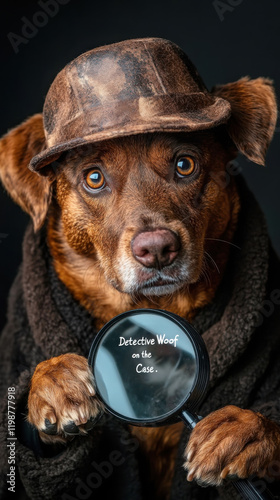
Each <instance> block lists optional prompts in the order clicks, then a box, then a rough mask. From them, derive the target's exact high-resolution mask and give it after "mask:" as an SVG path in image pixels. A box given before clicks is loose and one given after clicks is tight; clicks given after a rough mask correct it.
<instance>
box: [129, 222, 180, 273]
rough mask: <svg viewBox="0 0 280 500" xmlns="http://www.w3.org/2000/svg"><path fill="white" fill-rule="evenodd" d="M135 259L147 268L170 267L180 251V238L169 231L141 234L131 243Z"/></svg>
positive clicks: (162, 230) (144, 232) (157, 230)
mask: <svg viewBox="0 0 280 500" xmlns="http://www.w3.org/2000/svg"><path fill="white" fill-rule="evenodd" d="M131 249H132V253H133V256H134V258H135V259H136V260H137V261H138V262H140V263H141V264H143V265H144V266H145V267H155V268H158V267H159V268H162V267H164V266H169V265H170V264H171V263H172V262H173V261H174V260H175V259H176V257H177V255H178V252H179V250H180V240H179V238H178V236H177V235H176V234H175V233H173V232H172V231H170V230H169V229H156V230H154V231H143V232H142V233H139V234H138V235H137V236H136V237H135V238H134V240H133V241H132V243H131Z"/></svg>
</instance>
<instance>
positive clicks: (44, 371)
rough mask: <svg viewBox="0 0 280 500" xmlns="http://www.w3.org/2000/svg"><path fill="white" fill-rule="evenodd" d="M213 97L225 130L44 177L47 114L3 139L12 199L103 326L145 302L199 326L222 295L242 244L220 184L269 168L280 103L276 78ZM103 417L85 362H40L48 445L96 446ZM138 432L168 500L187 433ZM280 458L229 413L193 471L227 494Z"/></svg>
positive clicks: (109, 150)
mask: <svg viewBox="0 0 280 500" xmlns="http://www.w3.org/2000/svg"><path fill="white" fill-rule="evenodd" d="M214 92H215V95H217V96H220V97H222V98H224V99H226V100H227V101H229V102H230V104H231V107H232V113H233V118H232V119H231V120H230V121H229V123H228V124H227V126H223V125H221V126H218V127H216V128H213V129H210V130H202V131H196V132H189V133H186V132H185V133H179V132H178V133H175V132H173V133H171V132H169V133H168V132H166V133H164V132H162V133H161V132H151V133H142V134H138V135H133V136H127V137H120V138H112V139H108V140H103V141H100V142H95V143H94V144H92V145H88V146H80V147H76V148H75V149H72V150H71V151H70V152H64V153H62V155H61V156H60V158H59V160H58V161H56V163H55V167H54V169H52V170H51V169H50V170H49V171H48V172H47V174H46V172H44V175H43V176H40V175H38V174H37V173H34V172H32V171H30V170H29V169H28V164H29V162H30V160H31V158H32V157H33V156H34V155H36V154H38V153H39V152H40V151H41V150H42V149H43V148H44V141H45V135H44V130H43V124H42V117H41V115H35V116H33V117H31V118H30V119H29V120H27V121H26V122H24V123H23V124H22V125H20V126H19V127H17V128H16V129H14V130H12V131H11V132H10V133H9V134H8V135H6V136H5V137H4V138H3V139H2V141H1V144H0V148H1V149H0V152H1V167H0V174H1V179H2V181H3V183H4V185H5V187H6V189H7V191H8V192H9V193H10V194H11V196H12V197H13V199H14V200H15V201H16V202H17V203H18V204H19V205H20V206H21V207H22V208H23V209H24V210H25V211H27V212H28V213H29V214H30V215H31V217H32V219H33V222H34V227H35V230H36V231H37V230H39V229H40V227H41V226H42V225H43V224H44V223H46V224H47V243H48V246H49V249H50V252H51V255H52V259H53V263H54V267H55V270H56V272H57V274H58V276H59V278H60V280H61V281H62V282H63V283H64V284H65V285H66V287H67V288H68V289H69V290H70V291H71V293H72V294H73V296H74V297H75V299H77V300H78V301H79V303H80V304H82V306H83V307H84V308H85V309H87V310H88V311H89V312H90V314H92V315H93V316H94V318H95V321H96V326H97V328H98V329H99V328H101V327H102V326H103V325H104V324H105V323H106V322H107V321H108V320H110V319H111V318H112V317H114V316H115V315H117V314H119V313H121V312H124V311H128V310H130V309H135V308H139V307H141V308H159V309H165V310H169V311H172V312H174V313H176V314H179V315H180V316H182V317H184V318H186V319H188V320H192V318H193V317H194V316H195V314H196V312H197V310H198V309H200V308H202V307H203V306H205V305H206V304H208V303H209V302H210V301H211V300H212V299H213V297H214V295H215V292H216V289H217V287H218V285H219V283H220V281H221V280H222V277H223V273H224V270H225V267H226V264H227V260H228V255H229V248H230V245H227V244H221V241H220V240H224V241H226V242H229V243H230V242H231V241H232V238H233V235H234V233H235V230H236V227H237V222H238V214H239V208H240V203H239V196H238V192H237V189H236V186H235V183H234V182H233V181H231V182H230V183H229V185H228V186H227V187H226V188H224V187H223V188H221V185H220V184H219V182H217V179H218V178H219V175H220V174H221V172H224V170H225V167H226V165H227V164H228V163H229V162H230V161H231V160H233V159H234V158H235V156H236V154H237V152H238V150H239V151H241V152H242V153H243V154H245V155H246V156H247V157H248V158H249V159H251V160H254V161H256V162H258V163H263V162H264V154H265V151H266V149H267V147H268V145H269V142H270V140H271V137H272V134H273V129H274V124H275V117H276V104H275V98H274V93H273V90H272V86H271V82H270V81H268V80H265V79H262V78H259V79H257V80H249V79H242V80H240V81H238V82H236V83H232V84H228V85H225V86H220V87H218V88H217V89H215V91H214ZM260 117H261V119H260ZM100 412H102V405H101V404H100V402H99V401H98V400H97V398H96V397H95V396H94V381H93V380H92V374H91V372H90V370H89V368H88V365H87V361H86V359H85V358H84V357H82V356H78V355H77V354H75V353H69V354H64V355H61V356H59V357H55V358H52V359H49V360H46V361H43V362H42V363H40V364H39V365H38V366H37V368H36V370H35V372H34V375H33V378H32V381H31V386H30V392H29V398H28V420H29V422H31V423H32V424H33V425H34V426H35V427H36V428H37V429H38V430H39V434H40V438H41V439H42V440H43V441H44V442H45V443H47V444H50V445H52V444H54V443H56V442H67V440H68V439H72V437H73V434H75V433H82V434H84V435H85V439H86V434H87V429H88V428H89V427H88V422H89V421H90V420H92V419H93V420H94V419H95V418H96V417H97V416H98V415H99V413H100ZM237 430H238V432H237ZM133 432H134V433H135V434H136V435H137V436H138V437H139V438H140V440H141V442H142V447H143V450H144V452H145V453H146V454H147V457H148V460H149V459H150V463H151V468H152V472H151V477H152V478H153V481H154V482H155V483H156V484H157V497H158V498H168V495H169V489H170V483H171V479H172V474H173V469H174V460H175V454H176V446H177V444H178V440H179V436H180V432H181V426H180V425H175V426H169V427H163V428H160V429H140V428H135V429H134V430H133ZM225 437H226V439H224V438H225ZM220 443H222V445H220ZM279 454H280V430H279V427H278V426H277V425H276V424H275V423H273V422H272V421H270V420H268V419H267V418H265V417H263V416H262V415H260V414H258V413H254V412H252V411H250V410H242V409H240V408H237V407H234V406H227V407H224V408H222V409H220V410H218V411H216V412H214V413H212V414H210V415H209V416H208V417H206V418H205V419H203V420H202V421H201V422H200V423H199V424H198V425H197V427H196V428H195V430H194V431H193V432H192V435H191V438H190V441H189V443H188V446H187V449H186V452H185V460H186V462H185V468H186V469H188V480H190V481H191V480H192V479H200V480H201V481H204V482H205V483H207V484H211V485H219V484H220V483H221V482H222V480H223V479H224V478H225V477H226V476H227V475H228V474H230V475H231V474H237V475H238V476H239V477H248V476H249V475H251V474H257V475H264V474H266V473H267V466H268V464H269V463H271V461H272V460H274V459H276V458H277V457H278V458H279ZM221 463H222V464H223V465H222V468H221Z"/></svg>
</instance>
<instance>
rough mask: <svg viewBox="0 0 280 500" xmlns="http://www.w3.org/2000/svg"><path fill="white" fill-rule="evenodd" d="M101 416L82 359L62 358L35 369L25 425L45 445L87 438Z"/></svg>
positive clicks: (70, 356)
mask: <svg viewBox="0 0 280 500" xmlns="http://www.w3.org/2000/svg"><path fill="white" fill-rule="evenodd" d="M102 413H103V406H102V403H101V402H100V401H98V399H97V398H96V397H95V390H94V383H93V375H92V372H91V370H90V368H89V366H88V362H87V360H86V358H84V357H83V356H78V355H77V354H71V353H70V354H63V355H61V356H58V357H55V358H51V359H49V360H47V361H43V362H42V363H40V364H39V365H37V367H36V369H35V372H34V374H33V377H32V379H31V387H30V391H29V396H28V417H27V418H28V421H29V422H30V423H31V424H32V425H34V426H35V427H36V428H37V429H38V430H39V435H40V437H41V439H42V440H43V441H44V442H45V443H49V444H55V443H59V442H61V443H64V442H66V441H67V440H70V439H72V438H73V436H75V435H77V434H87V432H88V431H89V430H90V429H91V428H92V427H93V426H94V424H95V423H96V421H97V420H98V419H99V418H100V416H101V415H102Z"/></svg>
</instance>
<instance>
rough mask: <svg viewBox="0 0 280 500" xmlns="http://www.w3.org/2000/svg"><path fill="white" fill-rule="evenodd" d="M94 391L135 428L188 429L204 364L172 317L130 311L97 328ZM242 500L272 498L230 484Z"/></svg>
mask: <svg viewBox="0 0 280 500" xmlns="http://www.w3.org/2000/svg"><path fill="white" fill-rule="evenodd" d="M88 361H89V365H90V366H91V367H92V371H93V375H94V380H95V384H96V393H97V395H98V397H99V398H100V400H101V401H102V402H103V404H104V406H105V408H106V410H107V411H108V412H109V413H110V414H111V415H113V416H115V417H117V418H118V419H119V420H121V421H123V422H125V423H128V424H131V425H138V426H149V427H153V426H159V425H166V424H173V423H176V422H178V421H180V420H182V421H183V422H184V423H185V424H186V425H187V426H188V427H189V428H190V429H193V428H194V427H195V425H196V424H197V423H198V422H199V420H200V419H201V418H202V417H198V416H197V415H196V413H195V411H196V409H197V408H198V407H199V405H200V403H201V402H202V400H203V398H204V396H205V393H206V390H207V385H208V382H209V374H210V365H209V357H208V353H207V349H206V346H205V344H204V341H203V340H202V337H201V336H200V335H199V333H198V332H197V331H196V330H195V329H194V328H193V327H192V326H191V325H190V324H189V323H188V322H187V321H186V320H184V319H183V318H181V317H180V316H177V315H176V314H173V313H170V312H167V311H164V310H157V309H136V310H132V311H128V312H126V313H123V314H120V315H119V316H116V317H115V318H113V319H112V320H111V321H109V322H108V323H106V325H105V326H104V327H103V328H102V329H101V330H100V332H99V333H98V334H97V336H96V337H95V339H94V341H93V344H92V346H91V349H90V353H89V358H88ZM232 484H233V485H234V486H235V488H236V490H237V491H238V492H239V493H240V494H241V496H242V497H243V498H247V499H250V500H266V499H273V498H274V497H273V496H272V495H271V494H270V493H269V492H268V490H266V491H265V492H259V491H257V489H256V488H255V486H254V485H253V484H252V483H251V482H250V481H249V480H247V479H245V480H237V481H232Z"/></svg>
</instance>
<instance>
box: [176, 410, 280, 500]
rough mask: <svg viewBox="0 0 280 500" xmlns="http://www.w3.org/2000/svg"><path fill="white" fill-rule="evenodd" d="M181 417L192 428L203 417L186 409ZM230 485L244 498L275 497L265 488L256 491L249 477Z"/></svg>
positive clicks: (268, 498)
mask: <svg viewBox="0 0 280 500" xmlns="http://www.w3.org/2000/svg"><path fill="white" fill-rule="evenodd" d="M181 418H182V420H183V422H184V423H185V424H186V425H187V426H188V427H189V429H191V430H192V429H194V427H195V426H196V424H198V422H199V421H200V420H202V418H203V417H200V416H198V415H196V414H194V413H191V412H190V411H188V410H184V411H182V413H181ZM232 485H233V486H234V487H235V489H236V491H238V493H240V495H241V497H242V498H244V499H246V500H275V497H274V496H273V495H272V494H271V493H270V491H269V490H268V489H267V488H265V490H263V491H258V489H257V488H256V487H255V486H254V484H253V483H252V482H251V481H249V479H238V480H236V481H232Z"/></svg>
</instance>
